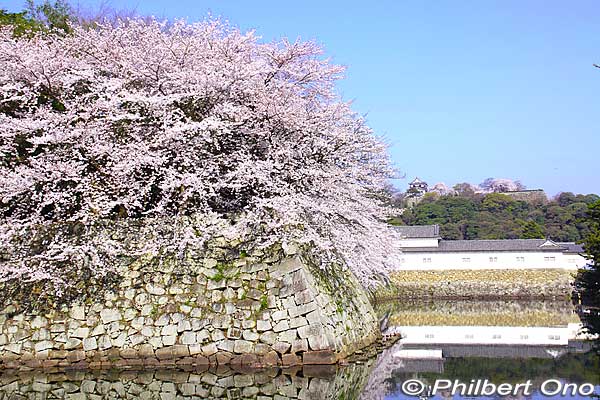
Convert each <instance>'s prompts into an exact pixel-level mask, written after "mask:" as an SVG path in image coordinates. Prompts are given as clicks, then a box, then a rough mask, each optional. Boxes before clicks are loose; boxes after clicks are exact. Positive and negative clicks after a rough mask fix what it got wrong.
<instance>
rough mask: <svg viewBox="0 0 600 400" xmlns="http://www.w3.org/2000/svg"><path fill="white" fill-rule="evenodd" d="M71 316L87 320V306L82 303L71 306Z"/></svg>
mask: <svg viewBox="0 0 600 400" xmlns="http://www.w3.org/2000/svg"><path fill="white" fill-rule="evenodd" d="M69 315H70V316H71V318H73V319H76V320H80V321H83V320H85V307H84V306H82V305H75V306H73V307H71V311H70V312H69Z"/></svg>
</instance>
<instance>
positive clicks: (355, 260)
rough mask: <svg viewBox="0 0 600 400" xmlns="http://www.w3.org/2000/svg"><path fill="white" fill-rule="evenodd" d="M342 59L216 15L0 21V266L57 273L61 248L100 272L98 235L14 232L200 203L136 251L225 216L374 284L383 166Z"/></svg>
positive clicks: (153, 215) (215, 226) (240, 229)
mask: <svg viewBox="0 0 600 400" xmlns="http://www.w3.org/2000/svg"><path fill="white" fill-rule="evenodd" d="M343 72H344V69H343V68H342V67H340V66H337V65H333V64H331V63H330V62H329V60H327V59H324V58H323V54H322V50H321V48H320V47H319V46H317V45H316V44H315V43H312V42H301V41H296V42H289V41H287V40H280V41H277V42H273V43H262V42H261V41H260V39H259V38H258V37H257V36H256V35H255V34H254V33H253V32H246V33H244V32H241V31H239V30H237V29H234V28H231V27H230V26H228V25H227V24H226V23H223V22H221V21H219V20H207V21H205V22H200V23H195V24H187V23H185V22H181V21H180V22H175V23H171V24H169V23H166V22H159V21H148V20H141V19H130V20H126V21H121V22H120V23H118V24H107V25H101V24H99V25H98V26H96V27H94V28H93V29H90V28H83V27H74V28H73V32H72V34H70V35H66V36H59V35H44V34H41V33H40V34H34V35H32V36H31V37H28V38H26V39H18V38H14V37H13V35H12V32H11V29H10V28H8V27H5V28H2V30H1V31H0V153H1V158H0V213H1V214H0V215H1V218H2V222H1V228H0V229H1V231H0V247H1V249H0V263H1V264H0V280H3V281H6V280H11V279H20V280H24V281H32V280H43V279H46V280H52V281H53V282H55V283H56V284H57V285H59V284H61V282H62V283H64V278H63V276H64V271H65V270H64V268H66V267H65V266H64V264H65V263H64V261H65V260H69V261H70V263H71V265H72V267H70V268H72V269H74V270H76V269H77V268H80V264H81V262H82V261H81V260H82V259H86V260H90V259H91V260H92V262H91V264H92V267H91V268H92V269H93V272H94V273H95V274H103V273H106V271H109V270H110V268H111V263H110V260H109V259H108V261H103V260H107V258H106V257H105V256H104V255H105V254H109V255H110V254H113V255H114V254H117V253H118V252H119V249H118V245H117V244H115V243H112V242H111V241H110V240H109V239H108V238H104V237H94V238H91V239H89V240H88V241H85V242H83V243H78V244H74V243H72V242H70V241H65V240H60V238H58V239H56V240H54V241H52V243H51V244H48V243H46V244H45V245H44V246H43V249H42V250H39V249H38V250H37V252H33V253H32V252H31V251H30V250H31V249H30V250H29V251H23V252H19V251H16V250H14V249H15V248H17V247H19V246H15V243H16V238H18V237H19V236H20V235H21V236H22V235H24V232H30V231H32V230H36V229H42V228H44V227H46V228H47V227H51V226H53V224H57V223H65V222H68V223H80V224H82V226H84V227H88V226H92V225H94V224H96V223H98V222H100V221H104V220H110V219H144V220H146V221H148V224H151V223H152V221H157V220H160V218H175V219H176V220H178V221H183V220H185V218H191V217H197V216H202V218H196V219H195V221H199V220H202V221H209V222H204V227H203V228H202V229H198V226H194V227H189V226H187V227H186V226H185V224H184V225H182V226H183V227H181V226H179V227H178V228H177V229H175V227H174V228H173V232H174V233H173V234H172V235H164V236H162V237H158V238H157V239H156V241H155V243H152V244H149V245H148V248H146V249H144V251H154V252H158V251H159V250H160V249H165V248H168V249H179V250H181V249H184V248H185V247H186V246H199V245H201V244H202V243H203V241H205V240H207V239H209V238H210V237H211V235H214V234H215V233H216V232H220V233H222V232H223V230H224V229H225V228H224V227H227V229H228V230H229V231H232V232H234V233H235V234H236V235H239V236H240V237H243V238H244V239H245V240H252V243H253V244H254V245H256V246H267V245H269V244H272V243H275V242H281V243H284V244H286V243H291V242H296V243H300V244H308V245H310V247H311V248H313V249H315V251H316V252H317V253H318V254H319V256H320V259H321V265H322V268H323V269H325V270H327V269H328V268H329V267H328V266H329V265H331V263H342V264H343V265H347V266H348V267H350V268H351V270H352V271H353V272H354V273H355V274H356V275H357V277H358V278H359V279H360V280H361V282H362V283H363V284H365V285H367V286H369V285H371V284H373V282H374V280H373V276H375V275H377V274H381V273H385V271H386V270H387V268H388V267H389V266H390V265H391V264H392V263H394V260H395V254H396V251H397V250H396V249H397V246H396V245H395V241H394V240H395V237H394V236H393V235H394V234H393V231H392V230H391V229H390V228H389V227H388V226H387V225H386V224H385V222H384V220H385V214H386V209H385V207H384V206H383V205H382V203H381V202H380V200H379V199H378V196H375V195H373V194H374V193H379V192H380V191H381V190H382V189H383V188H384V185H385V183H386V180H387V179H388V177H390V174H391V173H392V169H391V168H390V164H389V161H388V156H387V153H386V147H385V145H384V143H383V142H382V141H381V140H380V139H378V138H377V137H376V136H375V135H374V134H373V132H372V131H371V130H370V129H369V127H368V126H367V125H366V124H365V121H364V120H363V118H361V117H360V116H359V115H357V114H356V113H355V112H353V111H352V109H351V105H350V104H349V103H347V102H344V101H342V100H341V99H340V98H339V97H338V95H337V94H336V92H335V82H336V81H337V80H338V79H340V78H341V77H342V74H343ZM196 223H197V222H196ZM175 225H176V224H175ZM180 228H181V229H180ZM190 229H194V232H195V233H194V234H192V233H190V232H191V231H190ZM198 231H200V234H198ZM103 254H104V255H103ZM59 261H60V262H59ZM59 264H60V265H61V266H60V267H59V266H57V265H59Z"/></svg>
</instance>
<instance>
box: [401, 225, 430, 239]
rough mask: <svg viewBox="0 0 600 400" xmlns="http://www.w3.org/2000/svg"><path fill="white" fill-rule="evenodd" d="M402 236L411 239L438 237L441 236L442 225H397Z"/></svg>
mask: <svg viewBox="0 0 600 400" xmlns="http://www.w3.org/2000/svg"><path fill="white" fill-rule="evenodd" d="M395 228H396V230H397V231H398V232H400V234H401V235H402V236H405V237H406V238H409V239H419V238H437V237H439V236H440V227H439V226H438V225H413V226H406V225H404V226H396V227H395Z"/></svg>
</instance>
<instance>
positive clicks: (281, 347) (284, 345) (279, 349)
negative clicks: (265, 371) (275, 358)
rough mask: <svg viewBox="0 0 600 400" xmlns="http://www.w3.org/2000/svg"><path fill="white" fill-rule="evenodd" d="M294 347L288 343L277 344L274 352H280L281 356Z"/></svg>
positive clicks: (274, 346)
mask: <svg viewBox="0 0 600 400" xmlns="http://www.w3.org/2000/svg"><path fill="white" fill-rule="evenodd" d="M290 347H292V345H291V344H290V343H287V342H277V343H275V344H274V345H273V350H275V351H276V352H278V353H279V354H285V353H287V351H288V350H289V349H290Z"/></svg>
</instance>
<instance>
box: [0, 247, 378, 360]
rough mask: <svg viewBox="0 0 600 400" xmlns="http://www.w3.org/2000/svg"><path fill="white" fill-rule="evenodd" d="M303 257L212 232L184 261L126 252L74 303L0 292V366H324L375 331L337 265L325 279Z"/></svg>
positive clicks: (367, 308)
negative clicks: (110, 284)
mask: <svg viewBox="0 0 600 400" xmlns="http://www.w3.org/2000/svg"><path fill="white" fill-rule="evenodd" d="M307 254H308V253H307V252H306V251H303V250H300V249H297V248H296V247H295V246H286V247H285V249H283V248H282V247H281V246H272V247H271V248H269V249H268V250H264V249H263V250H256V251H253V252H251V253H250V254H246V253H245V252H244V251H241V252H240V251H239V249H233V248H232V245H231V244H230V243H228V242H227V241H226V240H224V239H223V240H215V241H213V242H212V244H211V246H210V247H209V248H207V249H204V250H203V251H201V252H200V251H199V252H197V253H196V254H191V255H190V254H188V255H186V257H185V259H184V260H180V259H177V258H174V257H170V256H161V257H160V258H157V257H152V256H139V257H126V258H124V259H126V260H127V262H124V264H123V265H121V266H120V267H119V271H120V272H119V275H120V277H121V278H120V280H119V282H118V283H116V286H115V288H114V290H105V291H103V292H98V293H100V294H96V295H95V296H94V295H90V296H87V297H85V301H81V302H75V303H70V304H66V305H62V306H54V307H50V308H45V309H37V310H35V309H34V310H30V311H27V310H26V309H25V308H24V304H23V303H24V301H23V300H22V299H21V300H20V301H15V299H14V298H13V299H10V298H9V299H5V304H4V306H3V308H2V311H1V312H0V368H16V367H23V366H28V367H45V368H47V367H53V366H78V367H82V368H83V367H87V368H106V367H157V366H159V367H160V366H174V365H216V364H219V365H221V364H231V365H247V366H254V367H258V366H276V365H284V366H292V365H297V364H331V363H336V362H337V361H338V360H340V359H341V358H344V357H346V356H348V355H350V354H352V353H353V352H354V351H356V350H357V349H360V348H363V347H365V346H367V345H369V344H371V343H373V342H374V341H375V340H376V339H377V338H378V337H379V335H380V332H379V329H378V327H377V319H376V316H375V313H374V311H373V308H372V307H371V305H370V303H369V300H368V298H367V295H366V293H365V292H364V290H363V289H362V288H361V286H360V284H359V283H358V282H357V280H356V278H355V277H354V276H353V275H352V274H351V273H350V272H349V271H347V270H345V269H344V268H342V267H338V268H336V269H333V270H330V271H329V272H328V274H327V276H325V274H324V273H323V271H322V270H321V269H320V268H319V266H318V265H316V262H315V261H313V260H312V259H311V258H310V257H309V256H308V255H307ZM74 284H75V283H74ZM12 285H16V283H13V284H12ZM8 289H11V290H10V291H9V290H8ZM0 290H2V291H5V293H7V292H11V293H18V290H15V288H14V287H13V288H8V287H7V286H6V284H5V285H4V287H2V288H0Z"/></svg>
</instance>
